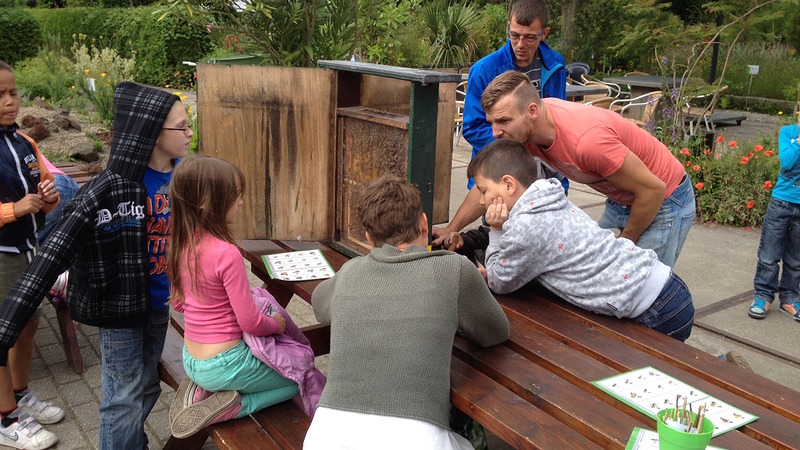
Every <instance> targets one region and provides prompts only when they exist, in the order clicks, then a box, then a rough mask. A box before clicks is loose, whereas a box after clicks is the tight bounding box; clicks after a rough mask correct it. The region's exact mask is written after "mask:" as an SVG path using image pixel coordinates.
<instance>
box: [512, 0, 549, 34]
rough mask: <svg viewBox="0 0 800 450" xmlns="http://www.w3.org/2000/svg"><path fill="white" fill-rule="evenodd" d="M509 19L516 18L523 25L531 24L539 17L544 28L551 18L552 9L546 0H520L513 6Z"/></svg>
mask: <svg viewBox="0 0 800 450" xmlns="http://www.w3.org/2000/svg"><path fill="white" fill-rule="evenodd" d="M508 18H509V21H511V19H514V20H515V21H516V22H517V23H518V24H520V25H522V26H525V27H527V26H529V25H530V24H532V23H533V21H534V20H536V19H539V22H541V23H542V29H545V28H546V27H547V21H548V20H549V19H550V9H549V8H548V7H547V3H545V2H544V0H519V1H518V2H517V3H515V4H514V6H512V7H511V14H509V15H508Z"/></svg>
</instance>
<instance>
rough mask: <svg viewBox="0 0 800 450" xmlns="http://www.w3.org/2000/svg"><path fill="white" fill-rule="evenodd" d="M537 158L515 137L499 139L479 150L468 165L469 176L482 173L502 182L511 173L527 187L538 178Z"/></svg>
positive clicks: (486, 176)
mask: <svg viewBox="0 0 800 450" xmlns="http://www.w3.org/2000/svg"><path fill="white" fill-rule="evenodd" d="M537 171H538V167H537V164H536V159H535V158H534V157H533V155H531V154H530V153H528V150H527V149H526V148H525V146H524V145H522V144H521V143H519V142H518V141H515V140H514V139H498V140H496V141H494V142H491V143H490V144H489V145H487V146H486V147H484V148H483V150H481V151H479V152H478V154H477V155H475V157H474V158H472V161H470V162H469V166H467V176H468V177H473V178H474V177H475V176H476V175H480V176H482V177H484V178H487V179H489V180H491V181H494V182H500V181H501V180H502V178H503V177H504V176H505V175H511V176H512V177H514V178H515V179H516V180H517V182H518V183H520V184H521V185H523V186H524V187H525V188H527V187H528V186H530V185H531V183H533V182H534V181H536V179H537V176H536V174H537Z"/></svg>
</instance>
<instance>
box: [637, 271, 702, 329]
mask: <svg viewBox="0 0 800 450" xmlns="http://www.w3.org/2000/svg"><path fill="white" fill-rule="evenodd" d="M633 320H634V321H636V322H638V323H640V324H642V325H644V326H646V327H648V328H652V329H654V330H656V331H658V332H659V333H663V334H666V335H667V336H669V337H672V338H675V339H677V340H679V341H681V342H684V341H685V340H686V339H689V335H691V334H692V325H693V324H694V304H693V303H692V294H691V293H690V292H689V289H688V288H687V287H686V283H684V282H683V280H681V279H680V277H678V276H677V275H675V274H674V273H673V274H671V275H670V277H669V279H668V280H667V283H666V284H665V285H664V288H662V289H661V293H659V294H658V297H656V301H654V302H653V304H652V306H650V308H649V309H647V311H645V312H643V313H642V314H641V315H639V316H638V317H634V318H633Z"/></svg>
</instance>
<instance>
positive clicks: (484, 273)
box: [478, 267, 489, 284]
mask: <svg viewBox="0 0 800 450" xmlns="http://www.w3.org/2000/svg"><path fill="white" fill-rule="evenodd" d="M478 272H480V273H481V276H482V277H483V281H485V282H486V283H487V284H488V283H489V278H488V277H487V276H486V267H478Z"/></svg>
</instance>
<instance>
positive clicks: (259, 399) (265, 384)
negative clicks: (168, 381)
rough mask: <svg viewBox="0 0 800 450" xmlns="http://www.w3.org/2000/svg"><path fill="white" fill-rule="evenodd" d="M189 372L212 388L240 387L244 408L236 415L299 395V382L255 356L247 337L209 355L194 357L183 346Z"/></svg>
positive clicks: (245, 414) (235, 388)
mask: <svg viewBox="0 0 800 450" xmlns="http://www.w3.org/2000/svg"><path fill="white" fill-rule="evenodd" d="M183 367H184V369H186V375H188V376H189V378H191V379H192V381H194V382H195V383H197V384H198V385H200V386H201V387H203V388H205V389H207V390H209V391H213V392H216V391H239V394H241V396H242V410H241V411H240V412H239V415H238V416H237V418H240V417H247V416H248V415H249V414H251V413H253V412H255V411H258V410H261V409H264V408H266V407H268V406H271V405H274V404H276V403H280V402H282V401H284V400H289V399H290V398H292V397H294V396H296V395H298V394H299V393H300V390H299V389H298V388H297V383H295V382H294V381H291V380H288V379H286V378H284V377H282V376H280V375H279V374H278V372H275V371H274V370H272V368H270V367H269V366H268V365H266V364H264V362H262V361H261V360H260V359H258V358H256V357H255V356H253V354H252V353H251V352H250V348H249V347H248V346H247V344H245V343H244V341H242V342H240V343H239V344H237V345H236V346H235V347H233V348H231V349H230V350H227V351H224V352H222V353H220V354H218V355H216V356H213V357H211V358H208V359H195V358H194V357H193V356H192V355H190V354H189V352H187V351H186V346H184V347H183Z"/></svg>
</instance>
